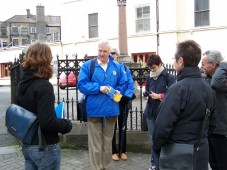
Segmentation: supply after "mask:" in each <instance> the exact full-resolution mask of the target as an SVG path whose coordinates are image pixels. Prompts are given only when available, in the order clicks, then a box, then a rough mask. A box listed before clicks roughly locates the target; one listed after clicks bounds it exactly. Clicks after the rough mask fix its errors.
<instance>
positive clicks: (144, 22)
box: [135, 5, 151, 33]
mask: <svg viewBox="0 0 227 170" xmlns="http://www.w3.org/2000/svg"><path fill="white" fill-rule="evenodd" d="M148 7H149V13H145V12H146V11H145V10H144V9H145V8H148ZM139 9H141V16H140V18H139V17H138V10H139ZM135 13H136V19H135V26H136V28H135V29H136V33H141V32H150V29H151V26H150V23H151V21H150V18H151V16H150V15H151V7H150V5H143V6H138V7H136V8H135Z"/></svg>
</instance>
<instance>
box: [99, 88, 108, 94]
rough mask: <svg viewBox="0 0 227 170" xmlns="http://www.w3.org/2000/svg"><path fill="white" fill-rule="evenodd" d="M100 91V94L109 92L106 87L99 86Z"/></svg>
mask: <svg viewBox="0 0 227 170" xmlns="http://www.w3.org/2000/svg"><path fill="white" fill-rule="evenodd" d="M100 91H101V92H102V93H105V94H106V93H108V92H109V91H110V89H109V87H108V86H100Z"/></svg>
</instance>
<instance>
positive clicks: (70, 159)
mask: <svg viewBox="0 0 227 170" xmlns="http://www.w3.org/2000/svg"><path fill="white" fill-rule="evenodd" d="M61 151H62V156H61V157H62V160H61V170H88V169H89V161H88V151H87V150H74V149H62V150H61ZM127 155H128V160H127V161H122V160H120V161H114V163H113V169H114V170H132V169H133V170H148V168H149V166H150V154H141V153H127ZM23 168H24V158H23V155H22V152H21V147H20V146H10V147H1V148H0V170H15V169H16V170H23Z"/></svg>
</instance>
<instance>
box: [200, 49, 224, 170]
mask: <svg viewBox="0 0 227 170" xmlns="http://www.w3.org/2000/svg"><path fill="white" fill-rule="evenodd" d="M222 60H223V57H222V55H221V53H220V52H219V51H216V50H212V51H207V52H205V53H204V54H203V58H202V67H203V70H204V72H205V74H206V75H207V77H206V78H205V80H206V82H207V83H209V84H210V85H211V87H212V88H213V90H214V91H215V94H216V100H217V106H216V107H217V122H216V129H215V130H214V131H213V133H211V134H210V135H209V149H210V150H209V151H210V152H209V163H210V166H211V168H212V170H226V169H227V84H226V79H227V63H226V62H221V61H222Z"/></svg>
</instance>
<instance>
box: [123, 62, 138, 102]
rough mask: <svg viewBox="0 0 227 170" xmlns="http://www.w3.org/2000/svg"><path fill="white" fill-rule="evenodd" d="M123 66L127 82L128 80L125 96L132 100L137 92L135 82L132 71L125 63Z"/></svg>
mask: <svg viewBox="0 0 227 170" xmlns="http://www.w3.org/2000/svg"><path fill="white" fill-rule="evenodd" d="M121 64H122V65H123V67H124V75H125V80H126V82H125V88H126V89H125V92H124V95H125V96H127V97H129V98H131V97H132V95H133V93H134V90H135V86H134V81H133V78H132V75H131V71H130V69H129V68H128V67H127V66H126V65H124V64H123V63H121Z"/></svg>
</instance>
